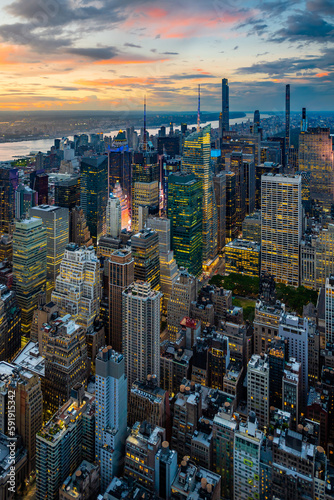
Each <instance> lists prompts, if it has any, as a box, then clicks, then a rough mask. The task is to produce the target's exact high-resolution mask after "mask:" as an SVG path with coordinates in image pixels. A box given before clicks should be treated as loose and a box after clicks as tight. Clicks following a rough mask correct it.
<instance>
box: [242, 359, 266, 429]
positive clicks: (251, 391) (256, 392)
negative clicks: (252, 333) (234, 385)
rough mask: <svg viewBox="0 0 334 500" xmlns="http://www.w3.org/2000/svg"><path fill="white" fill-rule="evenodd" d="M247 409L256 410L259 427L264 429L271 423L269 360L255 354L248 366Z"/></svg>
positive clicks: (249, 410)
mask: <svg viewBox="0 0 334 500" xmlns="http://www.w3.org/2000/svg"><path fill="white" fill-rule="evenodd" d="M247 409H248V412H254V413H255V415H256V417H257V420H258V423H259V427H261V428H262V429H263V428H264V427H267V426H268V423H269V362H268V357H267V355H266V354H264V355H263V356H262V357H261V356H258V355H257V354H253V356H252V357H251V359H250V361H249V363H248V367H247Z"/></svg>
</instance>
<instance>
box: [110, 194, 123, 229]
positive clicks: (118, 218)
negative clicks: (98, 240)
mask: <svg viewBox="0 0 334 500" xmlns="http://www.w3.org/2000/svg"><path fill="white" fill-rule="evenodd" d="M121 230H122V207H121V202H120V201H119V199H118V198H117V196H114V195H113V194H111V195H109V198H108V203H107V210H106V234H107V235H110V236H112V237H113V238H119V236H120V234H121Z"/></svg>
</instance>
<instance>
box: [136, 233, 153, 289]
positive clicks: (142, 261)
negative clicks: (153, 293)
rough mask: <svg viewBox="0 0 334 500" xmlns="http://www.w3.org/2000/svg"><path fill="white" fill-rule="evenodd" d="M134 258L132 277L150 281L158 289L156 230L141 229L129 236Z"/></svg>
mask: <svg viewBox="0 0 334 500" xmlns="http://www.w3.org/2000/svg"><path fill="white" fill-rule="evenodd" d="M131 249H132V256H133V259H134V279H135V280H138V281H144V282H147V283H150V285H151V288H152V290H160V261H159V236H158V233H157V232H156V231H151V230H150V229H143V230H141V231H139V233H137V234H134V235H133V236H132V238H131Z"/></svg>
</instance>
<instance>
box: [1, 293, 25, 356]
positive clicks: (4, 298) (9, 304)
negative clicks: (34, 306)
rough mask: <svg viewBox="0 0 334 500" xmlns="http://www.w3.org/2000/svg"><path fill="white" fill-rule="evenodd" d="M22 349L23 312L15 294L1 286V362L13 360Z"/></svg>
mask: <svg viewBox="0 0 334 500" xmlns="http://www.w3.org/2000/svg"><path fill="white" fill-rule="evenodd" d="M20 348H21V311H20V308H19V306H18V303H17V300H16V297H15V293H14V292H13V291H12V290H9V289H8V288H7V287H6V286H5V285H0V361H10V360H12V359H13V358H14V357H15V356H16V354H17V353H18V351H19V350H20Z"/></svg>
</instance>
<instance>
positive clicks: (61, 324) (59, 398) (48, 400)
mask: <svg viewBox="0 0 334 500" xmlns="http://www.w3.org/2000/svg"><path fill="white" fill-rule="evenodd" d="M42 329H43V333H42V335H43V344H44V349H43V350H44V357H45V378H44V401H43V403H44V411H45V415H48V416H51V415H53V413H54V412H56V411H57V410H58V408H59V406H60V405H63V404H65V403H66V401H68V399H69V398H70V395H71V389H72V387H74V386H75V385H76V384H78V383H80V384H81V383H85V382H86V379H87V375H88V358H87V345H86V334H85V331H84V329H83V328H82V327H81V326H80V325H78V324H77V323H75V322H74V321H73V318H72V317H71V316H70V315H69V314H67V315H66V316H64V317H63V318H57V319H56V320H53V321H50V323H44V325H43V327H42Z"/></svg>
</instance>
